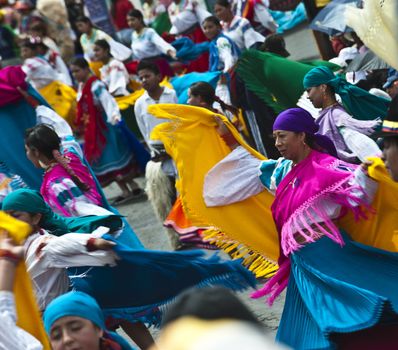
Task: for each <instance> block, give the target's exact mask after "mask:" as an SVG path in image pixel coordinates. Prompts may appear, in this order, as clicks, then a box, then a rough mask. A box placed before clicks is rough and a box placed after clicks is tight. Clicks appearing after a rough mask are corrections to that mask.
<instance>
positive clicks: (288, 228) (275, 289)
mask: <svg viewBox="0 0 398 350" xmlns="http://www.w3.org/2000/svg"><path fill="white" fill-rule="evenodd" d="M354 169H355V166H354V165H352V164H348V163H345V162H343V161H340V160H339V159H337V158H334V157H332V156H330V155H328V154H325V153H320V152H317V151H314V150H313V151H311V153H310V154H309V156H308V157H307V158H306V159H304V160H303V161H302V162H300V163H298V164H297V165H296V166H294V167H293V168H292V170H291V171H290V172H289V173H287V174H286V176H285V177H284V179H283V180H282V181H281V183H280V184H279V186H278V188H277V191H276V194H275V200H274V203H273V204H272V208H271V209H272V214H273V217H274V220H275V223H276V227H277V230H278V233H279V237H280V245H281V254H280V258H279V270H278V272H277V274H276V275H275V276H274V277H272V278H271V279H270V280H269V281H268V282H267V283H266V285H265V286H264V287H263V288H262V289H261V290H259V291H257V292H255V293H254V294H253V297H256V298H257V297H261V296H264V295H267V294H271V296H270V298H269V300H268V302H269V303H271V304H272V302H273V301H274V299H275V298H276V297H277V296H278V295H279V294H280V293H281V292H282V290H283V289H284V288H285V287H286V286H287V281H288V278H289V273H290V261H289V259H288V257H289V255H290V254H291V253H292V252H294V251H296V250H298V249H300V248H301V247H302V246H303V244H307V243H311V242H315V240H316V239H317V238H318V237H319V232H321V233H322V234H323V235H325V236H327V237H329V238H330V239H332V240H333V241H335V242H336V243H337V244H340V245H343V244H344V241H343V239H342V237H341V235H340V232H339V229H338V227H337V226H336V225H335V223H334V222H333V221H332V219H331V218H330V217H329V216H328V215H327V212H326V209H325V204H326V203H327V202H328V201H332V202H334V203H337V204H340V205H341V206H342V209H343V210H342V211H341V216H343V215H344V214H345V213H346V212H347V210H352V211H353V212H354V214H355V216H356V217H357V218H358V217H360V216H364V213H363V212H362V210H361V208H360V205H361V204H364V205H367V204H366V203H365V202H362V201H361V199H359V198H358V197H356V196H354V195H353V191H354V190H361V188H360V187H359V186H356V185H352V184H350V183H349V181H350V180H351V179H352V178H353V176H354V175H353V172H352V170H354ZM325 202H326V203H325ZM314 214H315V215H316V216H317V217H318V218H320V219H321V220H319V219H318V220H315V219H314ZM317 221H321V224H320V223H319V222H317ZM297 239H299V240H300V242H302V244H300V243H298V242H297Z"/></svg>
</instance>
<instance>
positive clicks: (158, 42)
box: [127, 9, 176, 61]
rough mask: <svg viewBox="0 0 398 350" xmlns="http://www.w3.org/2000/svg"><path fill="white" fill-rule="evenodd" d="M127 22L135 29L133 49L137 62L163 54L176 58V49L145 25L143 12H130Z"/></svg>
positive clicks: (132, 38)
mask: <svg viewBox="0 0 398 350" xmlns="http://www.w3.org/2000/svg"><path fill="white" fill-rule="evenodd" d="M127 22H128V24H129V26H130V28H132V29H133V34H132V36H131V49H132V51H133V58H134V59H135V60H138V61H141V60H142V59H144V58H151V57H157V56H160V55H162V54H163V55H168V56H170V57H171V58H176V50H175V48H174V47H173V46H171V45H170V44H169V43H167V42H166V41H164V40H163V39H162V38H161V36H160V35H159V34H158V33H156V32H155V30H154V29H152V28H148V27H147V26H146V25H145V22H144V16H143V15H142V12H141V11H139V10H135V9H134V10H131V11H129V13H128V14H127Z"/></svg>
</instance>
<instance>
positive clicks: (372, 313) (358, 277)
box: [150, 105, 398, 349]
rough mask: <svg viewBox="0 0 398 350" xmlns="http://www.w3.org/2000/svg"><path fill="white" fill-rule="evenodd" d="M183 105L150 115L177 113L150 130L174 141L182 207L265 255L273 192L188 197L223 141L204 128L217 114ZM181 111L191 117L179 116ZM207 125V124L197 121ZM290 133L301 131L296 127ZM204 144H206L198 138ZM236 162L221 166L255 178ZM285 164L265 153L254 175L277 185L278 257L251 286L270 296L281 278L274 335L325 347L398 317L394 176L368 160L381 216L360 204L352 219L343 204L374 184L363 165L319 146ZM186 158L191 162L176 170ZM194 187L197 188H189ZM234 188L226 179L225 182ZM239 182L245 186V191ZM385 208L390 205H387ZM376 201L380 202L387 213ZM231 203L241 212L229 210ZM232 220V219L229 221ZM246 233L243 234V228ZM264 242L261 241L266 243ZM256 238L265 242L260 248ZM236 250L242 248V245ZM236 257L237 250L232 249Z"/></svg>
mask: <svg viewBox="0 0 398 350" xmlns="http://www.w3.org/2000/svg"><path fill="white" fill-rule="evenodd" d="M185 109H186V108H184V107H180V108H177V107H176V106H165V105H163V106H153V107H150V111H151V112H152V113H153V114H155V115H157V116H163V117H167V118H168V119H171V120H176V121H178V122H177V123H178V125H179V126H178V128H177V129H176V125H166V124H163V125H160V126H158V127H157V130H156V131H157V132H158V136H159V137H160V138H161V139H162V140H166V139H171V140H172V142H170V143H167V142H166V141H164V142H165V146H166V149H167V150H168V152H170V154H172V155H173V157H174V158H175V159H176V164H177V168H178V170H179V171H180V170H181V173H180V176H181V183H180V190H181V194H182V200H183V205H184V206H186V207H187V209H188V211H187V213H188V214H189V215H190V218H192V219H193V220H196V221H195V223H196V222H197V221H198V220H203V219H205V220H206V219H207V222H211V223H213V224H214V226H215V227H216V228H218V229H219V230H220V231H222V232H224V235H221V234H220V233H217V234H218V236H217V234H216V235H215V237H216V238H218V239H219V240H220V241H221V242H220V245H224V246H227V244H226V243H224V242H228V238H229V237H230V238H232V239H234V240H237V241H238V242H239V241H240V242H242V243H245V244H246V247H247V246H249V248H252V251H257V252H259V253H260V254H261V253H262V254H263V256H264V255H265V256H268V258H269V257H271V255H272V254H273V253H274V251H273V250H272V248H273V247H274V246H273V245H271V244H270V243H274V239H275V236H274V234H275V231H274V228H273V227H272V224H271V223H269V220H272V219H271V217H270V213H269V207H270V206H271V202H272V197H271V195H270V194H269V193H264V191H263V192H260V193H259V192H254V193H252V194H255V193H257V194H256V195H254V196H252V197H251V196H250V195H251V194H250V193H247V196H248V197H243V198H237V200H238V201H239V200H240V201H239V202H236V203H233V204H231V205H223V206H218V207H211V208H205V207H204V206H203V204H202V203H201V200H200V199H197V198H196V197H193V196H195V195H196V196H201V192H202V191H203V183H204V182H205V181H204V176H205V175H206V174H207V173H205V174H203V172H202V171H200V170H199V167H198V166H195V164H200V167H201V168H204V169H209V168H208V167H209V163H212V162H214V159H215V157H214V156H212V155H211V154H210V153H212V152H213V153H215V154H217V155H218V156H219V155H220V150H221V149H223V147H225V145H223V144H222V143H220V142H215V138H214V137H215V136H216V135H214V134H215V131H214V132H213V131H211V125H212V124H211V123H210V120H211V119H212V118H214V116H211V115H210V113H207V112H205V111H203V110H202V112H201V113H199V109H196V110H195V109H193V108H192V107H191V108H190V111H189V112H188V111H187V110H185ZM288 112H289V111H288ZM187 114H189V118H190V120H189V121H188V120H187V119H186V118H185V117H184V116H185V115H187ZM207 114H209V115H208V116H207ZM195 116H196V117H197V119H195V120H196V122H195V123H197V121H199V120H200V124H195V129H194V130H195V134H196V135H194V133H191V134H190V135H189V136H190V138H193V139H194V140H192V141H193V142H194V144H195V145H196V150H197V155H196V157H193V156H192V153H190V155H189V156H187V153H186V151H187V150H188V149H191V148H189V147H192V145H190V144H184V145H181V144H180V142H181V141H182V140H183V139H184V136H183V131H184V130H185V128H186V127H189V126H188V125H190V127H192V125H194V124H193V123H194V121H193V119H194V118H195ZM207 117H208V118H207ZM219 117H220V116H219ZM220 118H222V117H220ZM306 118H307V120H308V121H312V124H314V122H313V119H312V117H311V116H308V114H307V117H306ZM223 121H224V122H225V123H226V125H227V126H228V128H229V129H230V130H231V132H232V133H233V135H234V136H235V138H236V139H237V140H238V141H239V142H240V143H241V145H242V146H243V147H244V148H245V149H246V150H248V151H249V152H250V153H251V154H252V155H254V156H255V157H256V158H259V159H262V157H261V156H258V155H257V154H256V153H255V152H254V151H253V150H252V149H250V148H249V147H248V146H247V145H245V144H244V143H242V142H241V139H240V138H239V136H238V135H237V134H236V132H235V131H233V129H232V128H231V127H230V124H229V123H228V122H226V121H225V119H223ZM277 122H278V119H277ZM205 123H207V126H208V127H207V128H205V127H204V125H205ZM169 124H172V123H169ZM288 124H289V125H293V126H300V125H303V124H304V123H303V115H302V114H300V122H297V123H295V124H292V123H288ZM201 125H202V126H201ZM213 125H214V124H213ZM173 128H174V130H173ZM274 128H277V129H278V130H286V127H285V126H284V125H278V124H276V125H275V126H274ZM191 130H192V129H191ZM205 130H206V131H205ZM288 130H291V129H288ZM314 130H315V129H313V131H311V133H313V132H314ZM293 131H303V130H302V129H300V130H299V128H298V129H294V130H293ZM305 131H307V130H305ZM206 133H207V135H208V136H207V137H206V136H205V135H206ZM209 134H210V135H209ZM166 135H167V137H166ZM162 136H163V137H162ZM196 137H199V139H197V138H196ZM216 139H217V138H216ZM203 142H206V144H202V143H203ZM188 143H189V142H188ZM177 144H178V145H177ZM204 145H206V147H211V149H212V151H206V150H205V148H206V147H204ZM213 150H214V151H213ZM236 151H239V149H236ZM234 152H235V151H234ZM202 153H204V154H206V157H201V156H200V154H202ZM246 153H247V152H246ZM218 156H216V157H218ZM192 158H194V159H192ZM207 158H210V159H207ZM191 159H192V161H191ZM252 159H255V158H254V157H252ZM240 161H243V162H242V163H240V166H242V168H240V167H239V166H238V168H236V163H231V164H229V166H228V167H227V168H225V169H230V170H231V169H237V170H238V171H239V170H240V173H243V174H246V177H247V178H249V177H250V176H254V178H255V177H256V171H257V169H256V167H254V168H253V169H252V168H250V167H247V163H245V162H244V160H242V159H241V158H240ZM289 163H291V162H290V161H287V160H285V161H280V162H275V161H265V162H264V163H263V167H262V170H263V171H262V172H261V173H260V175H261V177H260V179H261V181H262V183H263V184H264V185H265V186H266V187H267V186H270V187H273V188H274V189H276V199H275V201H274V203H273V205H272V214H273V217H274V219H275V223H276V226H277V229H278V232H279V236H280V242H281V248H280V249H281V257H280V259H279V265H280V266H279V271H278V273H277V275H275V276H274V277H273V278H272V279H271V280H270V281H269V283H268V284H267V285H266V286H265V288H264V289H263V290H261V291H259V293H256V296H261V295H264V294H265V293H268V292H273V297H275V296H276V295H278V294H279V293H280V292H281V291H282V290H283V289H284V287H285V286H286V285H287V284H288V292H287V297H286V298H287V299H286V304H285V310H284V313H283V315H282V320H281V325H280V327H279V331H278V339H279V340H280V341H282V342H286V343H287V345H290V346H292V347H293V348H299V349H313V348H317V349H319V348H321V349H323V348H325V349H329V348H331V347H333V339H334V338H333V337H341V336H344V334H347V338H349V337H353V338H355V334H352V333H353V332H355V331H359V330H364V331H366V330H367V329H369V331H370V332H371V331H373V330H377V329H378V328H377V327H376V328H373V326H378V327H384V326H385V325H386V323H387V322H391V324H393V325H394V324H395V325H396V324H397V323H398V315H397V305H398V304H397V302H398V300H397V296H396V293H395V287H394V283H395V280H396V277H397V274H398V256H397V254H396V253H395V252H396V251H397V247H398V246H397V244H396V239H394V231H395V230H396V229H397V223H396V218H393V217H392V216H391V213H390V211H392V213H394V214H393V215H396V210H397V208H396V203H397V202H396V200H397V199H396V196H397V193H398V192H397V184H391V182H392V181H391V180H390V181H389V182H388V180H386V178H387V176H386V175H382V173H381V172H380V165H379V163H378V161H375V164H374V168H373V167H371V168H369V174H370V176H372V178H375V179H377V181H378V183H379V185H380V191H379V192H378V193H377V195H376V198H375V200H374V201H373V204H374V205H375V207H376V208H377V209H381V210H380V211H379V212H378V215H373V214H372V213H371V212H366V215H367V218H368V220H361V221H355V220H354V218H353V215H351V214H347V212H348V211H349V210H351V211H352V212H353V213H354V214H356V216H361V215H363V214H365V213H364V211H363V210H364V208H363V207H362V208H361V207H360V206H359V205H361V204H363V205H365V207H366V206H368V203H369V202H368V200H369V199H370V198H369V197H367V196H364V190H366V193H367V194H369V196H370V197H371V193H372V192H374V188H373V190H372V189H371V187H372V186H374V183H373V185H372V180H370V179H368V178H367V177H366V176H365V175H364V174H361V172H362V170H360V169H357V170H356V173H357V175H356V177H354V175H353V173H352V170H354V168H355V166H353V165H350V164H346V163H344V162H342V161H340V160H337V159H336V158H334V157H331V156H329V155H326V154H323V153H320V152H317V151H312V152H311V153H310V155H309V156H308V157H307V158H306V159H305V160H304V161H302V162H300V163H299V164H297V165H296V166H294V167H293V168H292V169H291V170H290V171H289ZM213 164H214V163H213ZM234 164H235V165H234ZM257 164H258V163H257ZM190 165H192V167H193V169H191V170H189V171H184V170H183V168H189V166H190ZM245 165H246V166H245ZM225 169H224V170H225ZM250 169H252V170H253V171H252V170H250ZM192 171H193V173H192ZM207 172H208V170H207ZM189 173H190V174H189ZM250 174H251V175H250ZM187 175H188V176H187ZM257 175H258V173H257ZM252 178H253V177H252ZM355 178H357V179H361V178H362V180H361V181H362V182H358V181H355V180H354V179H355ZM214 180H215V181H218V184H219V185H220V186H222V185H224V184H225V182H226V181H229V178H228V174H227V173H226V171H223V172H222V174H221V176H218V177H216V178H215V179H214ZM364 181H365V182H364ZM216 183H217V182H216ZM257 183H258V181H257ZM195 186H198V187H199V188H198V189H197V190H196V189H195ZM231 186H232V183H231V184H230V186H229V187H231ZM236 186H237V187H240V186H239V184H237V183H235V190H236V191H237V193H240V191H239V188H237V187H236ZM386 186H387V187H386ZM388 188H389V193H390V195H389V197H388V198H387V199H386V201H384V200H383V195H386V193H387V192H388ZM245 189H246V187H245V186H244V187H243V188H242V191H243V190H245ZM257 189H259V188H257ZM369 190H370V191H369ZM386 191H387V192H386ZM394 191H395V192H394ZM207 193H208V192H207ZM210 193H211V192H210ZM221 193H224V192H221ZM260 197H261V198H260ZM392 197H394V198H392ZM232 198H234V195H233V196H232ZM262 200H264V202H262ZM383 201H384V204H383ZM249 203H250V204H249ZM264 203H267V205H265V207H267V206H268V208H266V209H265V210H264V211H263V215H262V217H261V219H260V218H258V216H257V215H258V214H257V210H258V209H259V208H260V206H261V205H263V204H264ZM248 204H249V206H247V205H248ZM391 206H393V207H394V208H395V209H392V208H391V209H390V207H391ZM245 208H246V209H245ZM383 208H386V213H385V215H383V213H384V210H383ZM238 209H240V211H237V212H234V210H238ZM245 210H247V212H246V211H245ZM238 213H239V214H238ZM344 214H347V215H344ZM233 215H236V216H237V217H238V220H239V221H240V222H244V225H241V224H240V223H239V221H236V220H234V216H233ZM246 215H247V216H246ZM217 216H218V217H217ZM336 219H338V221H336ZM257 220H261V224H262V225H263V235H262V237H261V235H258V236H257V234H258V232H257V231H256V230H257V229H258V227H259V223H257ZM231 223H233V224H234V226H231V225H230V224H231ZM336 223H338V225H339V227H340V228H341V227H343V228H344V230H345V232H348V233H349V234H351V235H352V237H353V239H355V240H357V241H359V242H361V243H357V242H354V241H353V240H352V238H350V237H349V236H348V234H347V233H345V232H344V231H342V230H340V229H339V228H338V227H337V226H336ZM248 225H250V227H248ZM239 227H240V230H241V232H240V233H239ZM248 232H250V234H247V233H248ZM376 232H377V233H376ZM213 237H214V236H213ZM260 237H261V238H260ZM222 240H223V241H222ZM265 240H267V243H268V245H264V244H263V243H264V241H265ZM232 243H233V241H232V242H230V243H229V247H234V248H238V249H239V248H240V245H239V244H235V245H232ZM336 243H337V244H336ZM362 243H364V244H362ZM249 244H250V245H249ZM365 244H367V245H368V246H366V245H365ZM260 245H263V246H262V247H261V248H260ZM374 247H377V248H374ZM378 248H381V249H378ZM241 249H242V251H243V252H245V251H244V250H243V248H241ZM384 249H386V250H384ZM388 250H390V251H388ZM246 252H247V251H246ZM236 255H238V256H239V251H238V253H237V254H236ZM244 256H245V255H244ZM247 259H248V258H247ZM290 264H291V265H290ZM269 272H270V268H268V273H269ZM289 274H290V278H289ZM375 281H377V283H375ZM303 334H305V336H303ZM391 334H394V332H392V333H390V335H391ZM376 339H377V341H378V342H379V343H380V344H382V342H383V341H384V338H383V337H378V338H376ZM389 340H390V339H389ZM337 342H338V341H337ZM381 347H383V345H381Z"/></svg>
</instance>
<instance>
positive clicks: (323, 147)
mask: <svg viewBox="0 0 398 350" xmlns="http://www.w3.org/2000/svg"><path fill="white" fill-rule="evenodd" d="M318 129H319V126H318V124H317V123H316V122H315V119H314V118H313V117H312V115H311V114H310V113H309V112H307V111H306V110H305V109H302V108H289V109H287V110H285V111H283V112H282V113H280V114H279V115H278V117H277V118H276V120H275V122H274V126H273V130H274V131H275V130H284V131H292V132H305V133H306V134H309V135H313V136H314V138H315V143H316V144H317V145H318V146H319V149H318V151H321V152H324V153H328V154H330V155H331V156H333V157H337V155H338V153H337V151H336V148H335V146H334V145H333V142H332V140H330V139H329V138H328V137H326V136H327V135H326V136H324V135H323V134H322V133H316V132H317V131H318Z"/></svg>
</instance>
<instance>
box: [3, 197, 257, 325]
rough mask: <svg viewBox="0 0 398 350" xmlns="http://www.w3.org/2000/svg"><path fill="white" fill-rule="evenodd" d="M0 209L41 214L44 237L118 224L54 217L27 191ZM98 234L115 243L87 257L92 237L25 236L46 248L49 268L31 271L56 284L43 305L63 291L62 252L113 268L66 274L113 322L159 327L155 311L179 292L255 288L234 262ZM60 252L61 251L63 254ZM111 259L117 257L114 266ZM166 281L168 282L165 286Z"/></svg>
mask: <svg viewBox="0 0 398 350" xmlns="http://www.w3.org/2000/svg"><path fill="white" fill-rule="evenodd" d="M4 209H5V210H19V211H26V212H31V213H41V214H43V218H42V221H41V226H42V229H45V230H46V229H48V230H49V231H50V232H51V230H54V229H56V230H58V232H63V233H67V232H92V231H93V229H95V228H96V227H99V226H105V227H109V228H110V229H111V232H115V230H116V231H117V230H119V229H120V225H121V220H120V218H119V217H118V216H107V217H97V216H88V217H81V218H60V217H59V216H58V215H56V214H55V213H53V212H52V211H51V209H50V208H49V207H48V206H47V205H46V204H45V202H44V200H43V198H42V197H41V196H40V195H39V194H38V193H37V192H35V191H29V190H19V191H15V192H13V193H12V194H11V195H10V196H9V197H8V198H6V200H5V202H4ZM79 224H80V225H79ZM72 229H73V231H72ZM100 230H102V229H100ZM97 234H100V232H97ZM103 234H104V232H103V231H102V232H101V236H102V237H103V238H105V239H107V240H111V241H113V242H115V243H116V245H115V247H114V249H113V250H111V251H94V252H91V253H90V257H88V255H89V253H88V252H87V249H86V245H87V242H88V239H89V238H92V237H95V235H90V234H83V233H81V234H73V233H69V234H68V236H65V237H62V236H61V237H55V236H53V235H51V234H49V233H44V236H43V235H42V236H41V237H40V235H37V234H35V235H34V236H33V235H32V236H31V240H33V242H37V243H40V241H42V240H43V238H45V237H47V239H48V240H49V245H48V248H47V246H46V247H44V248H43V254H48V256H47V257H46V259H45V261H44V262H47V263H48V264H47V267H48V266H49V267H53V269H48V268H47V269H46V268H45V267H46V264H45V263H44V265H43V263H41V262H40V260H38V261H37V264H32V269H34V268H36V269H37V271H38V272H39V271H41V273H46V274H50V273H51V275H52V276H53V277H54V278H53V279H51V281H52V282H54V281H55V280H56V279H57V281H58V282H59V284H57V288H52V291H53V293H52V294H45V293H44V294H43V297H44V299H43V301H44V303H45V302H46V300H48V299H51V298H54V297H55V296H56V295H55V294H56V293H57V291H58V292H59V291H61V289H63V290H66V289H67V287H68V285H69V283H68V281H67V280H65V279H62V278H61V277H62V276H64V272H63V271H61V270H62V269H61V267H62V266H63V265H66V264H67V260H68V259H70V255H68V253H70V254H73V255H76V259H75V260H73V262H72V260H71V261H70V264H73V266H79V265H83V266H84V262H85V259H86V263H87V265H88V266H90V264H91V263H92V262H93V261H96V263H95V265H97V266H98V265H104V264H112V265H113V267H112V266H110V267H90V268H88V269H87V268H80V269H79V270H76V269H75V268H71V269H69V271H68V273H69V275H70V276H71V277H73V278H71V281H72V284H73V287H74V288H75V289H77V290H80V291H84V292H86V293H88V294H90V295H91V296H93V297H94V298H95V299H96V300H97V302H98V303H99V305H100V306H101V308H102V309H103V311H104V313H105V315H107V316H110V317H112V318H113V319H114V320H119V319H122V320H129V321H131V322H137V321H143V322H146V323H149V324H159V321H160V316H161V311H160V310H159V308H158V307H159V306H162V305H165V304H167V303H169V302H171V301H172V300H173V299H174V297H175V296H176V295H177V294H178V293H180V292H181V291H182V290H184V289H187V288H189V287H193V286H198V287H200V286H205V285H217V284H221V285H225V286H227V287H229V288H232V289H234V290H242V289H246V288H247V287H249V286H252V287H254V285H255V280H254V279H253V276H252V274H251V273H249V272H248V271H246V270H245V269H244V268H242V267H241V266H240V263H239V262H221V261H220V260H219V258H218V257H216V256H213V257H211V258H209V259H204V258H203V253H202V252H199V251H194V252H180V253H170V252H161V251H148V250H137V249H131V248H130V247H127V246H126V245H124V244H122V243H120V241H119V240H118V239H115V238H114V236H112V235H105V236H103ZM68 237H69V238H70V240H69V239H68ZM97 237H98V235H97ZM46 249H48V252H47V251H46ZM35 251H36V250H35V249H34V250H32V254H33V255H31V258H32V261H35V260H37V259H38V256H37V255H36V254H34V252H35ZM61 252H65V255H63V254H62V253H61ZM57 256H59V259H57V258H56V257H57ZM116 257H118V258H119V259H118V260H117V261H116ZM115 264H116V266H115ZM39 265H41V266H39ZM177 276H178V277H177ZM170 281H173V283H172V284H170ZM137 286H139V288H137ZM38 287H40V289H41V290H42V289H46V288H48V286H47V287H46V286H45V285H40V286H38Z"/></svg>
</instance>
